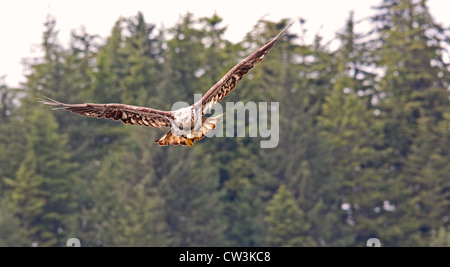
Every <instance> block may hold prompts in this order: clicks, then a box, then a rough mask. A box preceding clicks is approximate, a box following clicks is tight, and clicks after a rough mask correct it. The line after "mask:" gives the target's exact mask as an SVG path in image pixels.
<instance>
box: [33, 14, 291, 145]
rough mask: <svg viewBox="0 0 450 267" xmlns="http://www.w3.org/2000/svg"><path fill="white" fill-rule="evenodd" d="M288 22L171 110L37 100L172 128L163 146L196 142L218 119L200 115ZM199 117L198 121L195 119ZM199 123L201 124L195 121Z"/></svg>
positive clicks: (128, 121) (257, 58)
mask: <svg viewBox="0 0 450 267" xmlns="http://www.w3.org/2000/svg"><path fill="white" fill-rule="evenodd" d="M293 23H294V22H293V21H292V22H291V23H289V24H288V25H287V26H286V27H285V28H284V29H283V30H281V31H280V33H279V34H278V35H277V36H275V37H273V38H272V39H270V40H269V41H268V42H267V43H266V44H264V45H263V46H261V47H260V48H259V49H257V50H256V51H255V52H253V53H251V54H250V55H249V56H248V57H246V58H245V59H244V60H242V61H241V62H240V63H238V64H237V65H236V66H234V67H233V68H232V69H231V70H229V71H228V73H227V74H225V76H223V77H222V79H220V80H219V81H218V82H217V83H216V84H215V85H213V86H212V87H211V88H210V89H209V90H208V91H207V92H206V94H205V95H204V96H203V97H202V98H201V99H200V100H199V101H197V102H196V103H194V104H193V105H192V106H189V107H187V108H181V109H178V110H174V111H162V110H158V109H152V108H147V107H138V106H132V105H125V104H93V103H84V104H66V103H61V102H59V101H56V100H53V99H50V98H46V99H43V100H40V102H42V103H44V104H47V105H53V106H57V107H59V108H61V109H66V110H69V111H71V112H74V113H78V114H80V115H85V116H90V117H95V118H99V119H100V118H105V119H113V120H120V121H122V122H123V123H125V124H131V125H134V124H139V125H145V126H152V127H155V128H163V127H171V130H170V131H169V132H167V133H166V134H165V135H163V136H162V137H161V138H159V139H158V140H156V141H155V142H156V143H158V144H159V145H160V146H166V145H171V144H172V145H188V146H192V145H193V144H194V142H195V141H198V140H201V139H202V138H204V137H205V136H206V135H207V134H208V133H210V132H211V131H212V130H214V129H215V127H216V123H217V122H218V121H220V117H221V116H222V115H219V116H215V117H203V116H205V115H206V114H207V113H208V112H209V111H210V110H211V108H212V106H214V104H216V103H217V102H219V101H221V100H222V99H223V98H224V97H225V96H227V94H228V93H229V92H231V91H232V90H233V89H234V88H235V87H236V84H237V83H238V81H240V80H241V79H242V77H243V76H244V75H245V74H247V73H248V72H249V70H250V69H252V68H253V67H254V65H255V64H257V63H258V62H260V61H261V60H263V58H264V57H265V56H266V55H267V53H268V52H269V50H270V49H271V48H272V47H273V45H274V44H275V42H277V41H278V40H279V39H280V38H281V37H282V36H283V35H284V34H285V32H286V31H287V30H288V28H289V27H291V26H292V24H293ZM198 118H201V120H198ZM196 122H201V123H196Z"/></svg>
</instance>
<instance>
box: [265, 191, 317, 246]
mask: <svg viewBox="0 0 450 267" xmlns="http://www.w3.org/2000/svg"><path fill="white" fill-rule="evenodd" d="M267 212H268V215H267V217H266V222H267V236H266V242H267V245H269V246H314V245H315V243H314V241H313V240H312V239H311V237H310V236H308V231H309V230H310V228H311V225H310V224H309V223H308V222H307V221H306V220H305V214H304V212H303V211H302V210H301V209H300V208H299V207H298V206H297V204H296V203H295V199H294V196H293V195H292V193H291V192H290V191H289V190H288V189H287V188H286V187H285V186H284V185H281V186H280V188H279V189H278V191H277V193H276V194H275V195H274V196H273V199H272V200H271V201H270V202H269V204H268V205H267Z"/></svg>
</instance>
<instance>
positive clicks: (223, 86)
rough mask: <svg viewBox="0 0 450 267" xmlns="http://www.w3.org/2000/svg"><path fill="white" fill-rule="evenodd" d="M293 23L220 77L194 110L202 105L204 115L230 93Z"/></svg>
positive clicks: (196, 104)
mask: <svg viewBox="0 0 450 267" xmlns="http://www.w3.org/2000/svg"><path fill="white" fill-rule="evenodd" d="M293 23H294V21H292V22H291V23H289V24H288V25H287V26H286V27H285V28H284V29H283V30H281V32H280V33H279V34H278V35H277V36H275V37H274V38H272V39H270V40H269V41H268V42H267V43H266V44H265V45H263V46H262V47H260V48H259V49H258V50H256V51H255V52H253V53H252V54H250V55H249V56H248V57H246V58H245V59H244V60H242V61H241V62H240V63H239V64H237V65H236V66H234V67H233V68H232V69H231V70H230V71H228V73H227V74H225V76H223V77H222V79H220V80H219V81H218V82H217V83H216V84H215V85H213V87H211V88H210V89H209V90H208V92H206V94H205V95H204V96H203V97H202V99H200V100H199V101H198V102H197V103H195V107H196V108H200V105H202V114H203V115H205V114H206V113H207V112H208V111H209V110H210V109H211V107H212V106H214V105H215V104H216V103H217V102H219V101H221V100H222V99H223V98H224V97H225V96H227V94H228V93H229V92H231V91H232V90H233V89H234V88H235V87H236V84H237V82H238V81H240V80H241V79H242V77H243V76H244V75H245V74H247V72H248V71H249V70H250V69H252V68H253V66H254V65H255V64H256V63H258V62H260V61H261V60H263V58H264V56H265V55H267V53H268V52H269V50H270V49H271V48H272V47H273V45H274V44H275V42H276V41H278V40H279V39H280V38H281V37H282V36H283V35H284V33H285V32H286V31H287V30H288V29H289V27H291V26H292V24H293Z"/></svg>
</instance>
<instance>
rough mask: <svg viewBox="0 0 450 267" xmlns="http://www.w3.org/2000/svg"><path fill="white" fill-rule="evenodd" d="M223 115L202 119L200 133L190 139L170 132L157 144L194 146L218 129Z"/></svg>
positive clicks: (192, 135)
mask: <svg viewBox="0 0 450 267" xmlns="http://www.w3.org/2000/svg"><path fill="white" fill-rule="evenodd" d="M222 115H223V114H221V115H219V116H216V117H209V118H203V119H202V127H201V129H200V131H196V132H192V133H191V134H190V138H188V137H186V136H184V135H175V134H173V132H172V130H170V131H168V132H167V133H166V134H165V135H163V136H161V137H160V138H159V139H158V140H156V141H155V143H158V145H160V146H167V145H175V146H177V145H182V146H186V145H188V146H193V145H194V142H195V141H199V140H202V139H203V138H205V136H206V135H208V134H209V133H210V132H211V131H212V130H214V129H215V128H216V124H217V123H218V122H219V121H220V120H221V118H220V117H222Z"/></svg>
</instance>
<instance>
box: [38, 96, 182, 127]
mask: <svg viewBox="0 0 450 267" xmlns="http://www.w3.org/2000/svg"><path fill="white" fill-rule="evenodd" d="M40 102H42V103H44V104H47V105H52V106H57V108H56V109H58V108H61V109H66V110H69V111H71V112H73V113H77V114H80V115H84V116H89V117H94V118H99V119H101V118H105V119H113V120H116V121H117V120H121V121H122V122H123V123H125V124H131V125H134V124H136V123H137V124H139V125H145V126H152V127H155V128H163V127H170V126H171V122H172V121H173V120H174V116H173V114H172V112H170V111H162V110H157V109H151V108H145V107H138V106H131V105H123V104H91V103H86V104H65V103H61V102H58V101H56V100H53V99H50V98H47V99H46V100H40ZM144 118H145V119H144ZM145 122H147V123H145Z"/></svg>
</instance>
